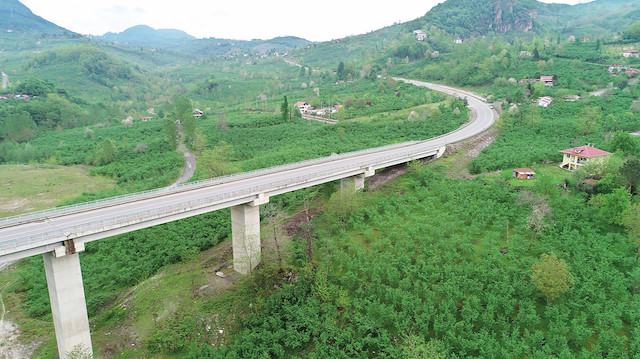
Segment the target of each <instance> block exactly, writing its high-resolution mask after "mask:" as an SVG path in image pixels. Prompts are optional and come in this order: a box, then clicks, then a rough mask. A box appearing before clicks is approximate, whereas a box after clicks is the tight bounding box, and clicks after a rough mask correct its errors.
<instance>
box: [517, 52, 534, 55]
mask: <svg viewBox="0 0 640 359" xmlns="http://www.w3.org/2000/svg"><path fill="white" fill-rule="evenodd" d="M520 56H533V55H531V51H520Z"/></svg>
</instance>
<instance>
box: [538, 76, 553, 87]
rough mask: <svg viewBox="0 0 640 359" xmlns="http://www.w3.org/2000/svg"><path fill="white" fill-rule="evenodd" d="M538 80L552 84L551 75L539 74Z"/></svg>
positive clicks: (547, 84) (548, 84)
mask: <svg viewBox="0 0 640 359" xmlns="http://www.w3.org/2000/svg"><path fill="white" fill-rule="evenodd" d="M540 81H542V82H544V84H545V85H546V86H549V87H551V86H553V76H540Z"/></svg>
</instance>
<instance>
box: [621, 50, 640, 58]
mask: <svg viewBox="0 0 640 359" xmlns="http://www.w3.org/2000/svg"><path fill="white" fill-rule="evenodd" d="M622 56H624V57H638V56H640V53H638V51H636V50H627V51H625V52H624V53H623V54H622Z"/></svg>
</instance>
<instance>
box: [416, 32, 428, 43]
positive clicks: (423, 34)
mask: <svg viewBox="0 0 640 359" xmlns="http://www.w3.org/2000/svg"><path fill="white" fill-rule="evenodd" d="M413 33H414V35H416V40H418V41H424V40H426V39H427V33H426V32H424V31H422V30H415V31H414V32H413Z"/></svg>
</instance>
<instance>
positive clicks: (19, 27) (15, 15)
mask: <svg viewBox="0 0 640 359" xmlns="http://www.w3.org/2000/svg"><path fill="white" fill-rule="evenodd" d="M5 29H6V30H12V31H21V32H29V33H43V34H64V33H72V32H71V31H69V30H67V29H65V28H62V27H60V26H58V25H56V24H54V23H51V22H49V21H47V20H45V19H43V18H41V17H40V16H38V15H35V14H34V13H33V12H31V10H29V8H28V7H26V6H24V5H23V4H22V3H21V2H19V1H18V0H3V1H2V2H0V30H5Z"/></svg>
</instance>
